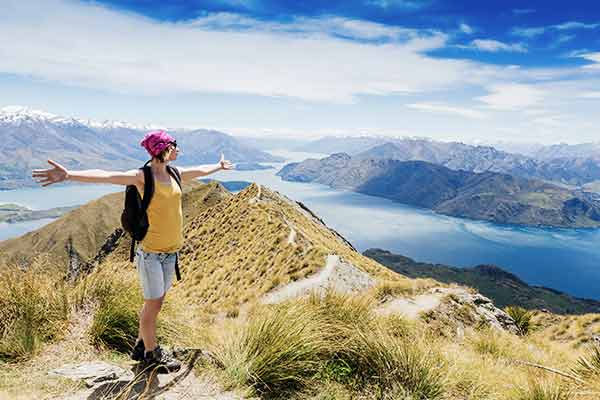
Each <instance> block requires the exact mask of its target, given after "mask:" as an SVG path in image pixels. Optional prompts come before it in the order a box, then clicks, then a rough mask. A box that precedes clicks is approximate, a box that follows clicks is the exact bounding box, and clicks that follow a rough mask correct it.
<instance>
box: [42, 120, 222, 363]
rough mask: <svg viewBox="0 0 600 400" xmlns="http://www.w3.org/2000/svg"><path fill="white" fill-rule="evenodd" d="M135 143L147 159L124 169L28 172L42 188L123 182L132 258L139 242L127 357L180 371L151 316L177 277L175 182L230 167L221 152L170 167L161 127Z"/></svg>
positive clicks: (179, 231)
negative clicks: (139, 299)
mask: <svg viewBox="0 0 600 400" xmlns="http://www.w3.org/2000/svg"><path fill="white" fill-rule="evenodd" d="M140 144H141V146H143V147H144V148H145V149H146V151H148V153H149V154H150V156H151V160H150V161H148V162H147V163H146V165H145V166H144V167H143V168H140V169H133V170H130V171H126V172H121V171H105V170H99V169H92V170H85V171H71V170H67V169H66V168H64V167H63V166H62V165H60V164H58V163H57V162H55V161H53V160H48V163H50V164H51V165H52V166H53V167H52V168H50V169H43V170H34V171H33V172H32V176H33V178H35V179H36V180H37V182H38V183H40V184H42V186H48V185H51V184H53V183H58V182H63V181H77V182H89V183H113V184H117V185H126V186H127V192H126V202H125V210H124V212H123V216H122V221H123V224H124V226H125V225H134V226H133V227H131V230H130V229H128V227H127V226H126V230H128V231H130V233H131V234H132V237H133V242H132V253H131V259H132V260H133V248H134V246H135V242H136V240H139V242H140V245H139V246H138V248H137V252H136V265H137V270H138V276H139V279H140V284H141V287H142V290H143V295H144V305H143V306H142V309H141V312H140V324H139V333H138V339H137V341H136V344H135V346H134V348H133V351H132V353H131V358H132V359H134V360H136V361H140V362H141V363H142V364H143V365H144V367H145V368H153V367H159V370H165V369H166V371H167V372H174V371H177V370H179V369H180V367H181V364H180V363H179V362H178V361H177V360H175V359H174V358H172V357H171V356H170V355H168V354H167V353H166V352H164V351H163V350H162V349H161V347H160V346H159V345H158V343H157V342H156V320H157V317H158V313H159V311H160V309H161V306H162V304H163V301H164V298H165V294H166V293H167V290H168V289H169V288H170V287H171V284H172V281H173V276H174V275H175V273H176V272H177V275H179V269H178V265H177V259H178V252H179V250H180V249H181V247H182V245H183V213H182V209H181V195H182V191H181V186H180V184H181V181H186V180H190V179H194V178H197V177H201V176H206V175H209V174H212V173H214V172H217V171H220V170H230V169H232V168H233V165H232V164H231V163H230V162H229V161H227V160H225V158H224V156H223V154H221V159H220V161H219V162H218V163H217V164H215V165H200V166H194V167H185V168H182V167H173V166H171V165H170V162H171V161H175V160H176V159H177V154H178V152H179V149H178V148H177V142H176V141H175V139H174V138H173V137H171V136H170V135H169V134H168V133H167V132H165V131H164V130H158V131H153V132H149V133H147V134H146V135H145V136H144V139H143V140H142V141H141V143H140ZM136 189H137V190H136ZM136 199H137V202H136ZM144 200H146V201H145V202H144ZM132 204H133V208H134V211H135V206H136V205H137V207H138V209H139V210H141V211H137V212H132V210H131V208H132ZM127 213H129V214H127ZM126 214H127V215H126ZM132 218H134V220H133V221H132V220H131V219H132ZM125 220H129V222H126V221H125ZM139 227H141V228H139ZM132 232H133V233H132ZM178 278H179V276H178Z"/></svg>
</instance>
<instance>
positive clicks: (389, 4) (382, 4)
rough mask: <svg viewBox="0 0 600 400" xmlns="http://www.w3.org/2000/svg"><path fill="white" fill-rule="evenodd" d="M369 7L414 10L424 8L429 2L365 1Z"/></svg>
mask: <svg viewBox="0 0 600 400" xmlns="http://www.w3.org/2000/svg"><path fill="white" fill-rule="evenodd" d="M365 4H367V5H369V6H375V7H379V8H383V9H389V8H401V9H402V8H404V9H416V8H421V7H425V6H426V5H428V4H429V1H425V0H367V1H366V3H365Z"/></svg>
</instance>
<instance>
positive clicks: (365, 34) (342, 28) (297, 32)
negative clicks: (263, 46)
mask: <svg viewBox="0 0 600 400" xmlns="http://www.w3.org/2000/svg"><path fill="white" fill-rule="evenodd" d="M190 25H191V26H193V27H196V28H201V29H205V30H213V31H214V30H217V31H229V32H240V31H245V32H263V33H276V34H280V35H281V34H287V35H292V36H305V37H311V36H312V37H320V36H322V35H324V34H326V35H338V36H343V37H347V38H353V39H361V40H367V41H368V40H375V41H377V40H388V41H399V42H405V43H406V42H407V41H410V40H413V41H419V40H420V41H423V42H428V43H429V45H428V46H424V47H423V48H424V49H426V48H438V47H442V46H443V45H444V44H445V42H446V40H447V35H445V34H443V33H441V32H438V31H433V30H417V29H409V28H403V27H397V26H389V25H383V24H379V23H376V22H371V21H364V20H357V19H350V18H344V17H338V16H320V17H314V18H307V17H295V18H294V19H293V20H291V21H290V22H287V23H285V24H283V23H278V22H270V21H259V20H256V19H254V18H251V17H247V16H245V15H241V14H236V13H228V12H219V13H213V14H209V15H207V16H203V17H201V18H197V19H195V20H193V21H191V22H190Z"/></svg>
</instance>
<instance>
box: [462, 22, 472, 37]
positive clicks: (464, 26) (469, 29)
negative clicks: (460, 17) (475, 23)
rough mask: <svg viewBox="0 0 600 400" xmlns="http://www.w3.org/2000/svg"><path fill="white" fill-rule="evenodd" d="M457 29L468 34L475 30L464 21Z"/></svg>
mask: <svg viewBox="0 0 600 400" xmlns="http://www.w3.org/2000/svg"><path fill="white" fill-rule="evenodd" d="M459 29H460V31H461V32H462V33H466V34H467V35H470V34H472V33H473V32H475V30H474V29H473V28H472V27H470V26H469V25H467V24H465V23H462V24H460V26H459Z"/></svg>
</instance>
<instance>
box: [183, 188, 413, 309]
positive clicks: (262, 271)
mask: <svg viewBox="0 0 600 400" xmlns="http://www.w3.org/2000/svg"><path fill="white" fill-rule="evenodd" d="M259 188H260V189H259ZM291 229H293V230H294V231H295V232H296V236H295V239H294V242H293V243H288V239H289V237H290V231H291ZM184 235H185V239H186V243H185V245H184V247H183V249H182V256H181V266H182V274H183V275H184V280H183V282H182V285H181V289H182V290H183V291H184V292H185V294H186V296H187V298H188V299H190V300H191V301H193V302H196V303H198V304H204V305H212V306H214V307H216V308H218V307H221V306H238V305H240V304H241V303H244V302H247V301H250V300H253V299H256V298H258V297H259V296H261V295H262V294H264V293H266V292H267V291H269V290H271V289H273V288H275V287H277V286H279V285H284V284H286V283H288V282H290V281H293V280H297V279H300V278H303V277H305V276H307V275H310V274H312V273H314V272H316V271H318V270H320V269H321V268H322V267H323V266H324V265H325V258H326V256H327V255H328V254H337V255H339V256H341V257H342V258H344V259H345V260H346V261H349V262H351V263H352V264H354V265H355V266H356V267H358V268H360V269H362V270H364V271H366V272H369V273H371V274H372V275H374V276H376V277H379V278H382V279H389V280H399V279H403V278H402V277H401V276H400V275H398V274H394V273H392V272H390V271H389V270H387V269H386V268H384V267H382V266H381V265H379V264H378V263H376V262H375V261H373V260H371V259H368V258H366V257H364V256H362V255H361V254H360V253H358V252H356V251H355V250H354V249H353V248H352V247H351V246H350V245H349V244H348V243H347V242H345V240H344V239H343V238H341V237H340V236H339V235H337V234H336V233H335V232H334V231H332V230H330V229H329V228H327V227H326V226H325V225H324V224H323V223H322V222H321V221H320V220H319V219H317V218H315V217H313V216H311V215H310V214H309V213H308V212H306V211H304V210H302V208H301V207H300V206H298V205H297V204H296V203H295V202H293V201H290V200H289V199H286V198H284V197H283V196H281V195H279V194H277V193H274V192H272V191H270V190H269V189H267V188H265V187H264V186H260V187H259V186H258V185H255V184H253V185H251V186H250V187H248V188H246V189H245V190H243V191H242V192H240V193H239V194H237V195H235V196H231V197H229V198H227V199H225V200H224V201H222V202H219V203H217V204H216V205H215V206H214V207H212V208H208V209H206V210H205V211H203V212H201V213H200V214H199V215H198V216H197V217H196V218H195V219H191V220H190V221H189V222H188V224H187V225H186V228H185V232H184Z"/></svg>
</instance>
